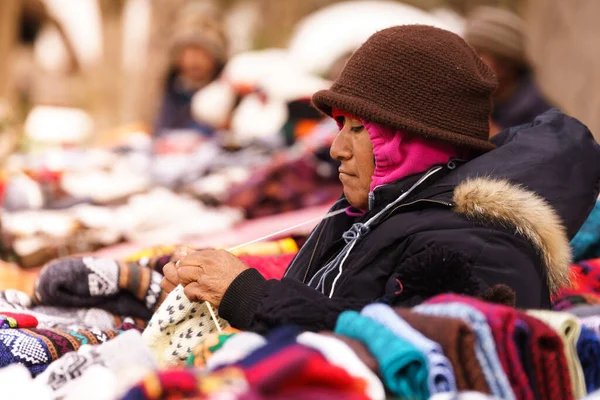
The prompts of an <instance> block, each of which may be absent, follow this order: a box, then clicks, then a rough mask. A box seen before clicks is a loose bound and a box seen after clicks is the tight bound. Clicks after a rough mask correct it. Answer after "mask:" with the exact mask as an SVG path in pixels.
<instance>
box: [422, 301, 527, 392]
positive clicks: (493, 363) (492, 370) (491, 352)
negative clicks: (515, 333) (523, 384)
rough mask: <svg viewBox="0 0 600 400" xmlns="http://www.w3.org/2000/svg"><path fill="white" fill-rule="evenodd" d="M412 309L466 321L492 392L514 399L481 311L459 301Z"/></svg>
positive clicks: (423, 305)
mask: <svg viewBox="0 0 600 400" xmlns="http://www.w3.org/2000/svg"><path fill="white" fill-rule="evenodd" d="M413 311H415V312H418V313H421V314H425V315H438V316H443V317H451V318H459V319H461V320H463V321H464V322H466V323H467V324H468V325H469V326H470V327H471V329H473V332H475V338H476V342H475V353H476V355H477V360H478V361H479V364H480V365H481V369H482V370H483V374H484V375H485V377H486V380H487V383H488V385H489V387H490V390H491V391H492V394H493V395H494V396H497V397H500V398H502V399H515V394H514V392H513V390H512V388H511V386H510V383H509V381H508V377H507V376H506V373H505V372H504V370H503V369H502V364H501V363H500V360H499V359H498V353H497V351H496V345H495V343H494V336H493V335H492V332H491V330H490V327H489V325H488V323H487V320H486V318H485V315H484V314H483V313H482V312H480V311H478V310H477V309H476V308H474V307H472V306H470V305H467V304H461V303H448V304H421V305H419V306H417V307H414V308H413Z"/></svg>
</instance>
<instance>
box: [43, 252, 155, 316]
mask: <svg viewBox="0 0 600 400" xmlns="http://www.w3.org/2000/svg"><path fill="white" fill-rule="evenodd" d="M161 280H162V276H161V274H159V273H158V272H156V271H152V270H151V269H149V268H145V267H142V266H139V265H137V264H136V263H118V262H116V261H114V260H111V259H108V258H97V257H83V258H59V259H57V260H55V261H53V262H51V263H49V264H48V265H46V266H45V267H44V268H43V269H42V271H41V272H40V275H39V277H38V278H37V280H36V283H35V299H36V301H37V302H38V303H39V304H44V305H52V306H67V307H98V308H102V309H105V310H107V311H110V312H111V313H113V314H117V315H129V316H133V317H139V318H144V319H150V317H151V316H152V313H153V311H154V310H155V309H156V308H157V307H158V305H159V304H160V302H161V301H162V300H163V299H164V297H165V294H164V292H163V291H162V289H161V288H160V281H161Z"/></svg>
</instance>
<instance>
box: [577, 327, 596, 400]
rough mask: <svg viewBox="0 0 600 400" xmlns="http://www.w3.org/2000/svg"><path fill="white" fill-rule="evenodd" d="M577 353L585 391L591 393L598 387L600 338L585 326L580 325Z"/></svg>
mask: <svg viewBox="0 0 600 400" xmlns="http://www.w3.org/2000/svg"><path fill="white" fill-rule="evenodd" d="M577 355H578V356H579V361H580V362H581V368H582V369H583V375H584V377H585V387H586V389H587V392H588V393H592V392H593V391H595V390H598V389H600V365H599V364H598V360H600V338H598V336H596V334H595V333H594V331H592V330H591V329H588V328H586V327H585V326H582V327H581V334H580V335H579V339H578V340H577Z"/></svg>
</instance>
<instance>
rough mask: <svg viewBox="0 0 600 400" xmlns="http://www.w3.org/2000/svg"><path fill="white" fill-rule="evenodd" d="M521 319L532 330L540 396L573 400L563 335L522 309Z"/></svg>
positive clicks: (519, 314)
mask: <svg viewBox="0 0 600 400" xmlns="http://www.w3.org/2000/svg"><path fill="white" fill-rule="evenodd" d="M518 318H519V319H520V320H523V321H524V322H525V323H526V324H527V325H528V326H529V329H530V330H531V345H532V347H531V351H532V354H533V365H534V368H535V375H536V377H537V383H538V390H539V393H540V398H542V399H565V400H571V399H573V398H574V396H573V389H572V387H571V378H570V375H569V367H568V364H567V359H566V357H565V351H564V347H563V342H562V340H561V339H560V337H559V336H558V335H557V334H556V332H555V331H554V330H553V329H552V328H550V327H549V326H548V325H546V324H545V323H543V322H542V321H540V320H538V319H537V318H534V317H531V316H529V315H527V314H525V313H523V312H519V311H518Z"/></svg>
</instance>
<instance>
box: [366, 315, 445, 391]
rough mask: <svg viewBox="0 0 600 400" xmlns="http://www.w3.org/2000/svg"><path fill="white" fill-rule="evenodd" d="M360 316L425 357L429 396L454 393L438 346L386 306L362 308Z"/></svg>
mask: <svg viewBox="0 0 600 400" xmlns="http://www.w3.org/2000/svg"><path fill="white" fill-rule="evenodd" d="M360 314H361V315H362V316H365V317H368V318H371V319H372V320H374V321H377V322H379V323H380V324H381V325H383V326H385V327H386V328H388V329H389V330H390V331H392V332H393V333H394V334H395V335H396V336H398V337H399V338H400V339H403V340H406V341H407V342H409V343H411V344H412V345H414V346H415V347H416V348H417V349H419V351H421V352H422V353H423V354H424V355H425V357H427V364H428V372H429V378H428V381H427V384H428V387H429V392H430V393H431V394H435V393H440V392H456V381H455V379H454V371H453V370H452V365H451V364H450V361H448V359H447V358H446V356H445V355H444V352H443V351H442V348H441V347H440V345H439V344H437V343H435V342H433V341H431V340H429V339H427V338H426V337H425V336H423V335H422V334H421V333H420V332H419V331H417V330H415V329H413V328H412V327H411V326H410V325H409V324H408V323H407V322H406V321H404V320H403V319H402V318H400V316H399V315H398V314H396V313H395V312H394V310H392V309H391V308H390V307H389V306H387V305H384V304H371V305H368V306H366V307H365V308H363V310H362V311H361V313H360Z"/></svg>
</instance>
